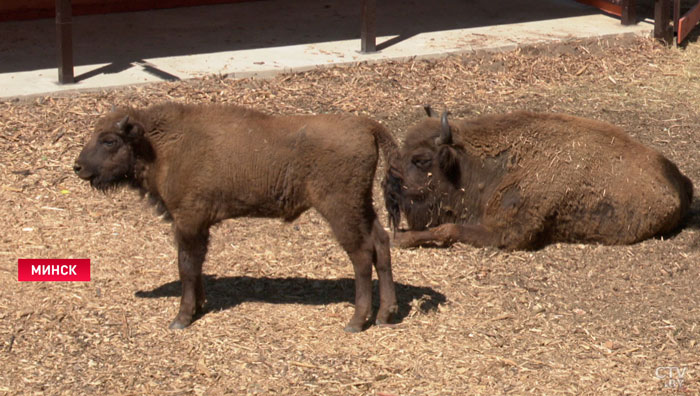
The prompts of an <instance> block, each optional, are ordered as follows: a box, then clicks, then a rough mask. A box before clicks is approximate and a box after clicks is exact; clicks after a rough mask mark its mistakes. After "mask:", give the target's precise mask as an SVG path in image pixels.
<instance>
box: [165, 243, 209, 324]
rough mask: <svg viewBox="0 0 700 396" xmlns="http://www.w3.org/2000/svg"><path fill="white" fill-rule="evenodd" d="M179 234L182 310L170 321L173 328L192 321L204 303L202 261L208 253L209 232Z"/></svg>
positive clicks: (178, 250) (178, 248) (178, 260)
mask: <svg viewBox="0 0 700 396" xmlns="http://www.w3.org/2000/svg"><path fill="white" fill-rule="evenodd" d="M176 235H177V243H178V247H177V265H178V269H179V272H180V281H181V282H182V298H181V300H180V311H179V312H178V314H177V316H176V317H175V319H174V320H173V321H172V323H170V328H171V329H184V328H185V327H187V326H189V325H190V323H192V317H193V316H194V315H195V314H196V313H197V312H198V311H200V310H201V309H202V306H203V305H204V283H203V281H202V263H204V257H205V256H206V254H207V244H208V240H209V233H208V232H203V233H200V234H199V235H196V236H186V235H184V234H183V233H181V232H176Z"/></svg>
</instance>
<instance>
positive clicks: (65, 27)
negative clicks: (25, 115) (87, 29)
mask: <svg viewBox="0 0 700 396" xmlns="http://www.w3.org/2000/svg"><path fill="white" fill-rule="evenodd" d="M72 17H73V12H72V7H71V0H56V43H57V49H58V82H59V83H61V84H72V83H74V82H75V77H74V75H73V20H72Z"/></svg>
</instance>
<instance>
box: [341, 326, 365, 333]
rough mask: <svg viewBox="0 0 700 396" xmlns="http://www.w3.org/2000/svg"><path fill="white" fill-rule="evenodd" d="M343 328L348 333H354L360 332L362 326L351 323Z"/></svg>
mask: <svg viewBox="0 0 700 396" xmlns="http://www.w3.org/2000/svg"><path fill="white" fill-rule="evenodd" d="M343 330H345V332H346V333H353V334H354V333H359V332H361V331H362V326H357V325H351V324H349V325H347V326H345V328H344V329H343Z"/></svg>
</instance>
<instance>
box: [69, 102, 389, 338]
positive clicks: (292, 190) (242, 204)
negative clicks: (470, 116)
mask: <svg viewBox="0 0 700 396" xmlns="http://www.w3.org/2000/svg"><path fill="white" fill-rule="evenodd" d="M378 147H380V148H381V149H382V151H383V152H384V155H385V157H386V156H387V155H388V153H392V152H394V151H396V150H397V146H396V143H395V142H394V140H393V138H392V137H391V135H390V134H389V133H388V132H387V131H386V130H385V129H384V128H383V127H382V126H381V125H380V124H378V123H376V122H373V121H371V120H368V119H365V118H360V117H354V116H350V115H319V116H289V117H272V116H268V115H265V114H262V113H259V112H256V111H252V110H249V109H245V108H241V107H235V106H194V105H180V104H162V105H157V106H153V107H150V108H147V109H144V110H138V109H122V110H114V111H112V112H111V113H110V114H108V115H107V116H105V117H103V118H102V119H100V120H99V121H98V122H97V125H96V127H95V132H94V134H93V135H92V137H91V138H90V140H89V141H88V142H87V144H86V145H85V147H84V148H83V150H82V152H81V153H80V155H79V157H78V159H77V161H76V163H75V167H74V168H75V169H74V170H75V172H76V173H77V174H78V175H79V176H80V177H81V178H82V179H85V180H89V181H90V184H91V185H92V186H93V187H94V188H96V189H98V190H107V189H109V188H111V187H114V186H117V185H121V184H126V185H130V186H132V187H135V188H136V189H138V190H140V191H141V193H143V194H148V195H149V197H151V198H152V200H153V201H154V202H155V203H156V205H157V207H158V208H159V209H160V210H162V211H163V212H164V213H165V215H166V216H167V217H169V218H171V219H172V221H173V230H174V233H175V240H176V242H177V248H178V268H179V272H180V280H181V282H182V299H181V301H180V311H179V313H178V314H177V316H176V317H175V319H174V320H173V321H172V323H171V324H170V327H171V328H176V329H182V328H184V327H186V326H188V325H189V324H190V323H191V322H192V317H193V315H194V314H195V313H196V312H197V311H199V310H200V309H201V308H202V306H203V304H204V286H203V283H202V263H203V262H204V258H205V255H206V252H207V245H208V240H209V227H211V226H212V225H214V224H216V223H218V222H220V221H222V220H224V219H228V218H233V217H240V216H253V217H281V218H283V219H284V220H286V221H292V220H294V219H296V218H297V217H299V216H300V215H301V214H302V213H303V212H304V211H306V210H307V209H309V208H312V207H313V208H315V209H316V210H317V211H318V212H320V213H321V215H323V217H325V218H326V220H327V221H328V222H329V223H330V226H331V228H332V230H333V233H334V234H335V237H336V238H337V240H338V242H339V243H340V244H341V246H342V247H343V249H345V251H346V252H347V254H348V255H349V256H350V260H351V261H352V264H353V268H354V270H355V313H354V315H353V317H352V319H351V320H350V322H349V324H348V325H347V327H346V328H345V329H346V331H350V332H356V331H360V330H361V329H362V326H363V325H364V323H365V321H366V320H367V317H368V316H369V314H370V310H371V307H372V283H371V282H372V281H371V278H372V266H373V265H374V267H375V268H376V271H377V276H378V278H379V294H380V305H379V312H378V313H377V323H385V322H388V321H389V319H390V316H391V314H393V313H395V312H396V310H397V304H396V294H395V290H394V283H393V279H392V273H391V257H390V253H389V238H388V235H387V234H386V232H385V231H384V229H383V228H382V226H381V225H380V223H379V221H378V220H377V215H376V213H375V211H374V207H373V205H372V184H373V180H374V175H375V170H376V165H377V158H378Z"/></svg>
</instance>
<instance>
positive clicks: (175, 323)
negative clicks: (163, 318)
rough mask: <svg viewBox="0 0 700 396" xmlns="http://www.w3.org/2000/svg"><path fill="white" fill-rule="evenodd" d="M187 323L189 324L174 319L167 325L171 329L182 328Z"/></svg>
mask: <svg viewBox="0 0 700 396" xmlns="http://www.w3.org/2000/svg"><path fill="white" fill-rule="evenodd" d="M188 325H189V323H188V324H185V323H182V322H180V321H179V320H177V319H175V320H173V321H172V323H170V326H168V328H170V329H172V330H183V329H184V328H185V327H187V326H188Z"/></svg>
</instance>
